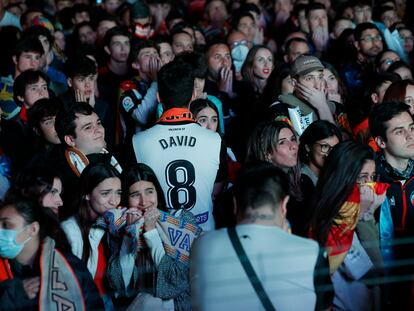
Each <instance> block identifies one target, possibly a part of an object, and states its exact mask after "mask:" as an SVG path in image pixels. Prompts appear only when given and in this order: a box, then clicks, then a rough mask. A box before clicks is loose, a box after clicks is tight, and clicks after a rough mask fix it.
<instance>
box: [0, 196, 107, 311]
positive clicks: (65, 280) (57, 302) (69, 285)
mask: <svg viewBox="0 0 414 311" xmlns="http://www.w3.org/2000/svg"><path fill="white" fill-rule="evenodd" d="M44 211H45V209H44V208H41V207H39V206H38V205H37V204H36V203H34V202H32V201H27V200H22V199H16V200H14V201H10V202H6V203H4V204H3V205H1V206H0V309H1V310H56V311H58V310H62V308H65V307H66V308H67V309H71V310H101V309H102V308H103V303H102V300H101V298H100V297H99V294H98V291H97V288H96V286H95V284H94V283H93V281H92V278H91V275H90V273H89V272H88V270H87V269H86V267H85V265H84V264H83V263H82V262H81V261H80V260H79V259H78V258H76V257H75V256H73V255H72V253H71V252H70V249H69V248H68V246H66V245H65V244H63V243H62V241H61V240H60V239H59V237H57V236H55V235H54V232H56V230H58V229H59V228H54V226H55V225H56V223H55V222H54V221H53V219H52V220H51V219H49V216H48V215H46V214H45V213H44ZM60 230H61V229H60ZM56 282H57V283H56ZM57 285H58V286H57ZM56 297H59V299H56Z"/></svg>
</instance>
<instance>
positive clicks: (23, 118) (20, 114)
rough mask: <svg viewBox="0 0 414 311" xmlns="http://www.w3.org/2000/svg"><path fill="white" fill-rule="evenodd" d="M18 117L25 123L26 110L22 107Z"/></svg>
mask: <svg viewBox="0 0 414 311" xmlns="http://www.w3.org/2000/svg"><path fill="white" fill-rule="evenodd" d="M19 117H20V119H22V120H23V122H25V123H27V109H26V107H25V106H24V105H23V106H22V109H21V110H20V113H19Z"/></svg>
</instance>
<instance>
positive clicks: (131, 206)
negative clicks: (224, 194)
mask: <svg viewBox="0 0 414 311" xmlns="http://www.w3.org/2000/svg"><path fill="white" fill-rule="evenodd" d="M122 190H123V202H124V204H125V206H126V207H127V210H126V211H125V213H124V214H123V217H124V218H123V219H125V221H126V223H124V225H125V227H124V228H123V230H119V231H118V235H119V236H118V238H119V237H120V239H117V237H114V242H113V243H111V248H112V249H111V253H112V256H111V259H110V264H109V269H108V272H109V274H108V275H109V277H110V283H111V287H112V290H113V291H114V292H115V295H116V296H118V297H119V298H124V303H125V300H126V301H127V302H130V301H131V300H132V299H134V298H135V297H136V298H135V300H134V302H133V304H132V305H131V306H130V307H133V306H137V305H139V304H141V303H146V304H148V305H151V306H152V307H153V308H154V310H155V309H156V308H157V307H156V306H158V307H159V308H160V307H161V306H162V307H163V308H164V309H163V310H190V309H191V303H190V287H189V279H188V273H189V271H188V268H189V267H188V265H186V264H184V263H183V262H181V261H179V260H178V259H176V258H172V257H171V256H169V255H168V254H167V252H166V248H165V247H164V246H163V242H164V241H163V240H162V239H163V235H164V236H165V232H163V230H162V228H161V225H160V218H162V217H160V216H161V213H163V214H164V216H163V217H166V216H165V215H168V214H167V213H168V211H167V208H166V203H165V197H164V193H163V191H162V188H161V185H160V183H159V182H158V179H157V177H156V176H155V173H154V172H153V170H152V169H151V168H150V167H149V166H147V165H145V164H142V163H138V164H135V165H133V166H132V167H130V168H129V169H127V170H125V171H124V173H123V175H122ZM176 216H178V217H179V219H180V220H181V221H185V222H187V223H190V224H192V225H195V224H196V221H195V218H194V216H193V214H191V212H188V211H186V210H180V212H179V214H176ZM175 219H177V218H175ZM119 229H122V228H119ZM126 232H129V234H126ZM131 232H134V235H133V236H134V237H135V238H131ZM137 240H138V243H137ZM116 241H117V242H116ZM119 274H121V276H120V275H119ZM125 298H126V299H125Z"/></svg>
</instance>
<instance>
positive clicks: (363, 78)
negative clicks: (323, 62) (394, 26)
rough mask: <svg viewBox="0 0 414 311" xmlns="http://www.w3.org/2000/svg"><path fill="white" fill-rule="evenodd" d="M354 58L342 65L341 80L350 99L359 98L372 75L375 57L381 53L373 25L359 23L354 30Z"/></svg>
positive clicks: (380, 43) (380, 41) (378, 32)
mask: <svg viewBox="0 0 414 311" xmlns="http://www.w3.org/2000/svg"><path fill="white" fill-rule="evenodd" d="M354 38H355V42H354V46H355V49H356V56H355V58H354V59H352V61H351V62H349V63H347V64H345V65H344V68H343V70H342V71H341V76H342V79H343V80H344V83H345V85H346V86H347V88H348V92H349V94H350V96H351V97H354V98H358V97H361V96H362V94H363V91H364V89H365V87H366V86H367V81H368V80H369V77H370V76H371V75H372V74H373V73H374V61H375V57H376V56H377V55H378V54H379V53H380V52H381V51H382V49H383V43H382V36H381V33H380V31H379V29H378V28H377V26H375V24H373V23H361V24H359V25H358V26H357V27H356V28H355V29H354Z"/></svg>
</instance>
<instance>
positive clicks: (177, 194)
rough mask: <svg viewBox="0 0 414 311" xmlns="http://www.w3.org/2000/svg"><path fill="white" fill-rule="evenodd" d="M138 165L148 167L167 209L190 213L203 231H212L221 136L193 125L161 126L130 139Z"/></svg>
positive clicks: (158, 125)
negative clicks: (213, 200)
mask: <svg viewBox="0 0 414 311" xmlns="http://www.w3.org/2000/svg"><path fill="white" fill-rule="evenodd" d="M132 144H133V147H134V151H135V156H136V159H137V161H138V162H140V163H145V164H147V165H148V166H150V167H151V168H152V169H153V170H154V172H155V174H156V175H157V178H158V180H159V182H160V184H161V187H162V189H163V191H164V194H165V198H166V202H167V206H168V207H169V208H172V209H175V210H179V209H186V210H188V211H190V212H192V213H193V215H194V216H195V217H196V220H197V223H198V224H199V225H200V226H201V227H202V228H203V230H204V231H208V230H212V229H214V219H213V214H212V210H213V202H212V197H211V195H212V192H213V187H214V182H215V180H216V176H217V172H218V170H219V166H220V152H221V137H220V135H219V134H217V133H214V132H212V131H210V130H207V129H205V128H203V127H201V126H200V125H198V124H196V123H186V124H173V125H170V124H169V125H164V124H157V125H155V126H153V127H152V128H150V129H148V130H146V131H144V132H141V133H137V134H136V135H134V137H133V139H132Z"/></svg>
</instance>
